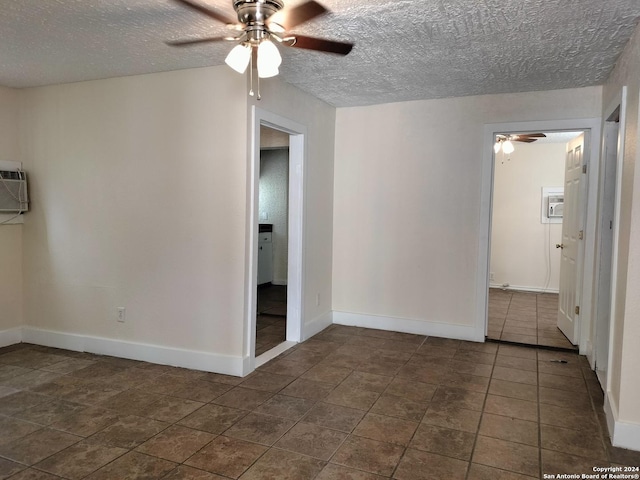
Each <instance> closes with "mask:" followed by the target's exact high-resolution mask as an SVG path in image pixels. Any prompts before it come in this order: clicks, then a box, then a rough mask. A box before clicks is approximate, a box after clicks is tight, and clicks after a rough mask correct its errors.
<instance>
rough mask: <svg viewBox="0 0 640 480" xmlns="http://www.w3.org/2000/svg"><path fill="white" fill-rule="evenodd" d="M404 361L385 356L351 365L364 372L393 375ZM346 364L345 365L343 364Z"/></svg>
mask: <svg viewBox="0 0 640 480" xmlns="http://www.w3.org/2000/svg"><path fill="white" fill-rule="evenodd" d="M405 363H406V361H404V360H392V359H386V358H374V359H371V360H369V361H366V362H362V363H359V364H357V365H356V366H353V367H351V368H354V369H355V370H357V371H359V372H364V373H374V374H377V375H387V376H394V375H395V374H396V373H398V372H399V371H400V369H401V368H402V367H403V365H404V364H405ZM345 366H346V365H345Z"/></svg>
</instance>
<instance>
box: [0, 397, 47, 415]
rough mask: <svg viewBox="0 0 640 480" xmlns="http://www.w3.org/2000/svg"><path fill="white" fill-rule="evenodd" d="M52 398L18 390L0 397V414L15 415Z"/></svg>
mask: <svg viewBox="0 0 640 480" xmlns="http://www.w3.org/2000/svg"><path fill="white" fill-rule="evenodd" d="M51 400H53V398H51V397H48V396H46V395H40V394H39V393H33V392H28V391H19V392H17V393H14V394H11V395H6V396H4V397H2V398H0V415H15V414H16V413H18V412H22V411H24V410H27V409H28V408H31V407H35V406H36V405H41V404H43V403H46V402H50V401H51Z"/></svg>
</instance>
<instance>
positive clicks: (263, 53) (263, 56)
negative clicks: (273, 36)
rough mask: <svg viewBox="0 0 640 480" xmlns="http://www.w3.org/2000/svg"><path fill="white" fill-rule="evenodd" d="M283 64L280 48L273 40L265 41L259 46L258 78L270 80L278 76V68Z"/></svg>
mask: <svg viewBox="0 0 640 480" xmlns="http://www.w3.org/2000/svg"><path fill="white" fill-rule="evenodd" d="M281 63H282V57H281V56H280V52H279V51H278V47H276V46H275V45H274V43H273V42H272V41H271V40H263V41H262V42H260V45H259V46H258V76H259V77H260V78H270V77H275V76H276V75H278V73H279V70H278V67H279V66H280V64H281Z"/></svg>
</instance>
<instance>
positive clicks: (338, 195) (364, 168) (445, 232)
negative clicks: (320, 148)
mask: <svg viewBox="0 0 640 480" xmlns="http://www.w3.org/2000/svg"><path fill="white" fill-rule="evenodd" d="M601 91H602V89H601V88H600V87H590V88H583V89H568V90H559V91H549V92H530V93H521V94H505V95H487V96H476V97H464V98H452V99H442V100H426V101H414V102H405V103H396V104H387V105H376V106H370V107H355V108H343V109H338V111H337V115H336V155H335V184H334V189H335V197H334V240H333V245H334V255H333V307H334V310H335V311H339V312H349V313H357V314H364V315H368V316H383V317H390V318H391V319H398V320H402V319H409V320H411V321H413V322H412V325H413V326H414V327H415V329H416V330H422V331H424V332H433V331H434V328H436V327H437V328H440V330H439V331H440V332H442V333H447V334H452V332H454V333H455V329H452V328H450V327H451V326H456V325H461V326H467V327H471V326H473V325H474V322H475V321H476V319H475V315H476V313H475V308H476V305H477V296H478V295H484V292H478V291H476V286H477V284H476V274H477V272H476V270H477V261H478V244H479V231H480V225H479V218H480V181H479V179H480V178H481V166H482V155H483V151H482V149H483V129H484V124H487V123H498V122H500V123H504V122H517V121H535V120H554V119H570V118H588V117H599V116H600V114H601V108H602V107H601ZM397 324H398V322H397V321H395V322H394V321H393V320H392V321H391V322H390V325H392V326H393V325H397ZM421 325H422V326H421ZM443 325H444V327H443ZM441 327H442V328H441Z"/></svg>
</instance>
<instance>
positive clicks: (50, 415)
mask: <svg viewBox="0 0 640 480" xmlns="http://www.w3.org/2000/svg"><path fill="white" fill-rule="evenodd" d="M85 408H86V407H85V406H84V405H78V404H76V403H71V402H65V401H58V400H54V401H53V402H47V403H41V404H40V405H36V406H35V407H31V408H29V409H28V410H23V411H22V412H19V413H16V415H15V416H16V418H20V419H22V420H26V421H28V422H32V423H37V424H39V425H50V424H52V423H54V422H57V421H59V420H62V419H63V418H65V417H67V416H69V415H71V414H73V413H78V412H80V411H82V410H84V409H85Z"/></svg>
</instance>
